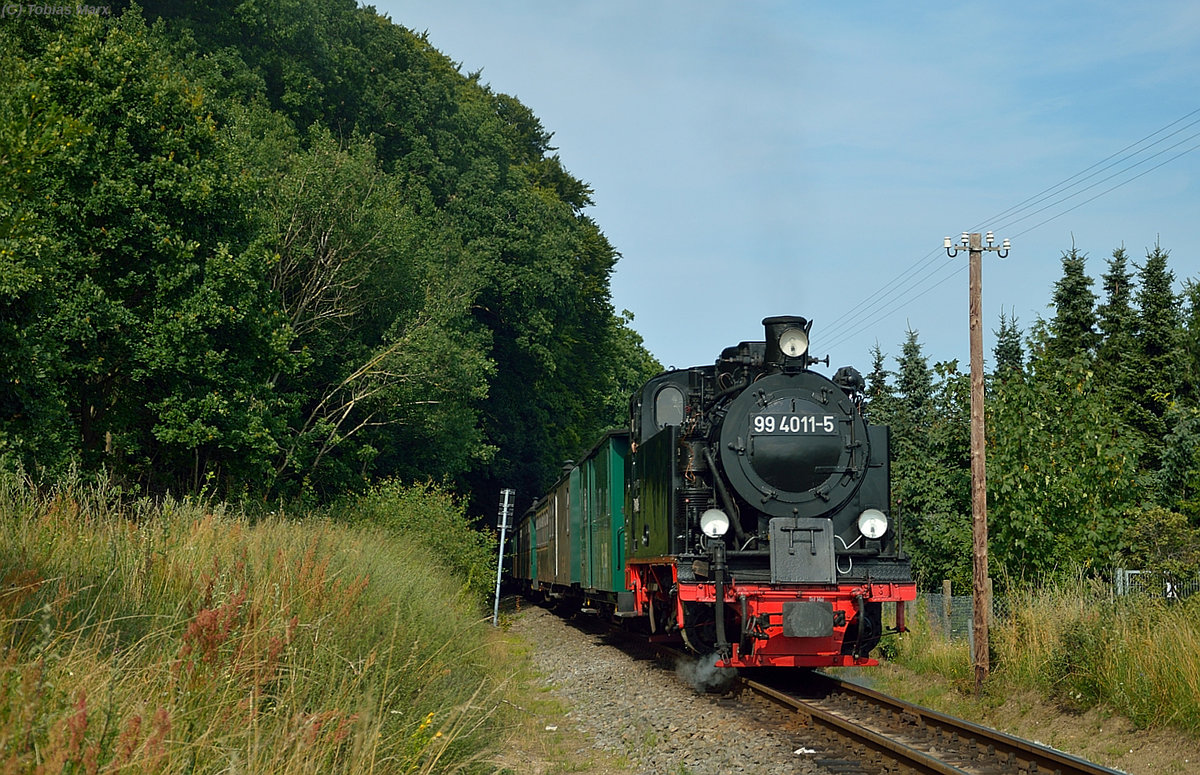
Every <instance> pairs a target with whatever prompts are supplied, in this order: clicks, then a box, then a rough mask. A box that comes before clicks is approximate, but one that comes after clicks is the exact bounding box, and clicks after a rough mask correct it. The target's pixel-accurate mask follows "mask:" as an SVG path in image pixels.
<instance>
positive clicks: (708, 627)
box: [682, 603, 741, 654]
mask: <svg viewBox="0 0 1200 775" xmlns="http://www.w3.org/2000/svg"><path fill="white" fill-rule="evenodd" d="M740 632H741V624H740V622H738V620H737V617H736V615H735V614H734V612H733V611H731V610H730V608H729V607H728V606H726V608H725V639H726V640H728V641H729V642H730V643H733V642H736V640H737V636H738V633H740ZM682 635H683V641H684V643H686V644H687V646H688V648H689V649H691V650H692V651H694V652H696V653H697V654H711V653H713V652H714V651H716V650H717V618H716V615H715V612H714V610H713V606H712V605H710V604H708V603H684V604H683V630H682Z"/></svg>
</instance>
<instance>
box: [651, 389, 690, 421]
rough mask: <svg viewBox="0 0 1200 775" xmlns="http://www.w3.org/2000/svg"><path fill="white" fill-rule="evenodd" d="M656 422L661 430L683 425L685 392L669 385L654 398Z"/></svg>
mask: <svg viewBox="0 0 1200 775" xmlns="http://www.w3.org/2000/svg"><path fill="white" fill-rule="evenodd" d="M654 422H655V424H657V425H658V427H659V428H665V427H667V426H668V425H682V424H683V391H682V390H680V389H679V388H677V387H675V386H674V385H667V386H666V387H664V388H663V389H662V390H660V391H658V394H657V395H656V396H655V397H654Z"/></svg>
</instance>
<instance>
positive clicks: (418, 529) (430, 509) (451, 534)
mask: <svg viewBox="0 0 1200 775" xmlns="http://www.w3.org/2000/svg"><path fill="white" fill-rule="evenodd" d="M333 513H334V515H335V519H338V520H345V521H347V522H349V523H350V524H355V525H363V524H370V525H375V526H378V527H381V528H383V529H385V530H387V531H388V532H389V533H391V534H393V535H395V536H396V537H397V538H398V539H399V540H401V541H405V542H408V543H411V544H413V545H415V546H418V547H420V548H422V549H424V550H425V551H426V552H428V554H429V555H430V559H431V560H432V561H433V562H434V563H436V564H437V565H439V566H441V567H442V568H444V569H445V570H446V571H447V572H448V573H450V574H451V575H452V576H453V577H454V578H455V579H457V580H458V581H459V582H460V583H461V584H462V585H463V589H464V591H465V592H466V593H468V594H469V595H472V596H474V597H476V598H478V599H480V600H482V599H484V598H486V596H487V595H488V593H489V592H490V591H491V589H492V585H493V583H494V581H495V577H496V555H497V545H496V538H495V536H494V535H493V534H492V533H490V532H483V531H480V530H477V529H475V527H473V526H472V525H471V522H470V520H469V519H468V518H467V516H466V513H465V511H464V507H463V505H462V503H460V502H459V501H457V500H455V498H454V497H453V496H452V495H451V494H450V493H448V492H446V491H445V490H443V489H442V488H440V487H438V486H437V485H434V484H431V483H427V484H423V485H403V484H400V483H398V482H387V483H384V484H382V485H380V486H378V487H375V488H374V489H372V490H371V492H369V493H368V494H366V495H364V496H361V497H358V498H355V499H353V500H350V501H346V502H344V503H342V504H341V505H340V506H338V507H336V508H335V509H334V510H333Z"/></svg>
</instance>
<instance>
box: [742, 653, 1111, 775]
mask: <svg viewBox="0 0 1200 775" xmlns="http://www.w3.org/2000/svg"><path fill="white" fill-rule="evenodd" d="M812 675H813V676H814V677H817V678H818V679H820V680H821V681H823V682H826V683H827V685H828V686H829V688H831V689H833V690H835V691H836V692H840V693H842V694H844V695H846V696H847V697H850V698H853V699H856V700H858V701H859V702H862V703H866V704H870V705H872V706H874V707H876V708H879V709H881V711H882V712H884V713H887V714H890V715H891V716H892V718H895V719H902V720H903V721H904V722H905V723H906V724H909V725H911V726H912V727H913V729H914V732H915V733H917V734H921V733H925V734H932V735H935V736H940V737H939V738H938V740H939V741H942V740H946V739H947V738H949V739H957V740H958V741H960V742H962V743H967V744H968V745H969V746H970V747H971V748H972V749H973V750H974V751H975V752H976V754H977V755H979V756H980V757H983V756H986V757H987V759H989V760H990V761H991V763H990V764H989V763H987V762H985V761H982V760H981V761H980V765H979V767H978V768H975V767H972V768H970V769H961V768H959V767H956V766H955V765H953V764H950V763H948V762H945V761H941V760H939V759H937V758H935V757H934V756H931V755H930V754H929V753H927V752H925V751H923V750H921V749H920V748H916V747H913V746H911V745H908V744H907V743H905V742H901V741H900V740H898V739H895V738H894V737H891V736H889V735H886V734H883V733H880V732H876V731H874V730H872V729H869V728H865V727H864V726H862V724H861V723H860V721H858V720H855V719H854V718H851V717H848V716H842V715H840V714H838V713H834V712H832V711H829V710H827V709H824V708H821V707H819V706H818V705H817V704H815V702H816V701H814V700H808V699H805V698H802V697H797V696H795V695H793V694H791V693H789V692H787V691H784V690H781V689H778V688H775V687H772V686H769V685H766V684H764V683H762V682H761V681H756V680H750V679H743V683H744V685H745V686H746V687H747V688H749V689H751V690H752V691H754V692H755V693H757V694H759V695H761V696H764V697H767V698H768V699H771V700H772V701H774V702H777V703H780V704H782V705H784V706H786V707H788V708H791V709H793V710H795V711H796V712H797V713H799V714H801V715H803V716H805V717H806V718H808V719H811V720H812V721H813V722H814V724H820V725H821V726H823V727H826V728H831V729H832V730H833V731H834V732H835V733H837V734H840V735H843V736H844V737H846V738H848V739H850V740H853V741H855V742H857V743H859V744H861V745H863V746H865V747H867V748H869V749H871V750H873V751H877V752H879V753H882V754H883V755H885V756H890V757H892V758H895V759H898V760H900V761H902V762H903V763H904V764H905V766H908V767H910V768H912V769H913V770H914V771H916V772H921V773H937V774H938V775H966V774H967V773H970V772H975V771H989V772H994V771H996V768H998V767H999V768H1004V769H1006V771H1009V772H1016V773H1030V774H1032V773H1058V775H1123V773H1121V772H1120V771H1119V770H1114V769H1110V768H1108V767H1104V766H1101V765H1099V764H1095V763H1093V762H1089V761H1086V760H1084V759H1081V758H1079V757H1077V756H1073V755H1071V754H1068V753H1064V752H1063V751H1058V750H1056V749H1053V748H1049V747H1047V746H1044V745H1040V744H1038V743H1034V742H1031V741H1028V740H1023V739H1021V738H1018V737H1014V736H1013V735H1009V734H1006V733H1004V732H1000V731H998V730H994V729H989V728H987V727H984V726H981V725H979V724H976V723H974V722H971V721H967V720H965V719H959V718H955V717H953V716H950V715H947V714H945V713H941V712H939V711H935V710H932V709H930V708H925V707H923V706H920V705H915V704H913V703H910V702H905V701H904V700H899V699H897V698H895V697H890V696H888V695H885V694H881V693H879V692H877V691H875V690H873V689H868V688H866V687H864V686H861V685H859V684H856V683H853V682H849V681H843V680H840V679H837V678H834V677H833V676H830V675H828V674H825V673H820V672H814V673H813V674H812ZM935 745H940V742H935Z"/></svg>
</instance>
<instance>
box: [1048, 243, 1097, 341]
mask: <svg viewBox="0 0 1200 775" xmlns="http://www.w3.org/2000/svg"><path fill="white" fill-rule="evenodd" d="M1086 263H1087V255H1086V254H1084V253H1080V252H1079V251H1078V250H1077V249H1076V248H1075V247H1074V246H1072V247H1071V249H1070V250H1069V251H1068V252H1066V253H1063V255H1062V268H1063V274H1062V278H1061V279H1059V281H1058V282H1056V283H1055V284H1054V297H1053V301H1052V304H1051V306H1052V307H1054V318H1053V319H1052V320H1051V321H1050V331H1049V333H1050V340H1049V342H1048V343H1047V354H1048V355H1049V356H1051V357H1052V358H1057V359H1062V360H1066V359H1069V358H1072V357H1074V356H1076V355H1085V356H1088V357H1091V356H1092V354H1093V353H1094V351H1095V348H1096V344H1097V342H1098V337H1097V335H1096V310H1095V304H1096V294H1095V293H1093V292H1092V278H1091V277H1089V276H1088V275H1087V273H1086V272H1085V271H1084V270H1085V267H1086Z"/></svg>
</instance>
